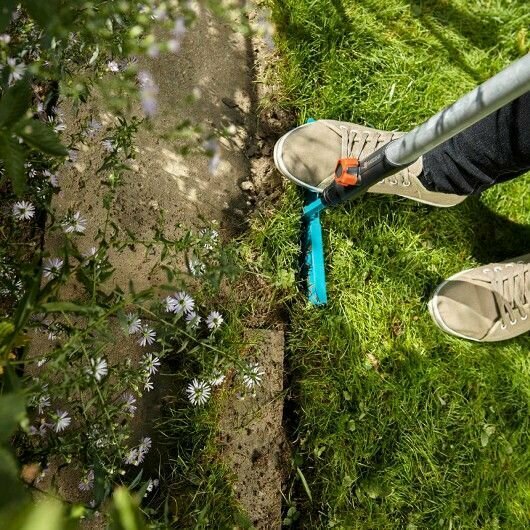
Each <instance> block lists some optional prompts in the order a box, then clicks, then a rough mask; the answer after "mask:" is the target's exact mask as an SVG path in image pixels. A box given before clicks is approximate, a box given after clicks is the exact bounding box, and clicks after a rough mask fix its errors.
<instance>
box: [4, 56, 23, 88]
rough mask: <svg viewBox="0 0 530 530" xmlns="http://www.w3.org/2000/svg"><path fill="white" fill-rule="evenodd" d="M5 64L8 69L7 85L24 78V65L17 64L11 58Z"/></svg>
mask: <svg viewBox="0 0 530 530" xmlns="http://www.w3.org/2000/svg"><path fill="white" fill-rule="evenodd" d="M7 64H8V65H9V68H10V72H9V79H8V83H9V84H10V85H12V84H13V83H15V81H19V80H20V79H22V78H23V77H24V74H25V72H26V65H25V64H24V63H17V60H16V59H13V58H12V57H9V58H8V59H7Z"/></svg>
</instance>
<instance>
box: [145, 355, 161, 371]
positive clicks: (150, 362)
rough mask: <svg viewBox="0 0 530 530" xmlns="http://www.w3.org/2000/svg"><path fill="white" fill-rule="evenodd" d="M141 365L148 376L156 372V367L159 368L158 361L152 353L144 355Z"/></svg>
mask: <svg viewBox="0 0 530 530" xmlns="http://www.w3.org/2000/svg"><path fill="white" fill-rule="evenodd" d="M142 365H143V367H144V368H145V371H146V372H147V373H148V374H149V375H153V374H156V372H158V367H159V366H160V359H159V358H158V357H156V356H155V355H153V354H152V353H146V354H145V355H144V359H143V361H142Z"/></svg>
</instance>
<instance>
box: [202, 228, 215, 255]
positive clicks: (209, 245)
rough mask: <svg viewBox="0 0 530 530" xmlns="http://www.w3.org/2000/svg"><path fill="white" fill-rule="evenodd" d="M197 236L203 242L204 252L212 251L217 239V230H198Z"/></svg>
mask: <svg viewBox="0 0 530 530" xmlns="http://www.w3.org/2000/svg"><path fill="white" fill-rule="evenodd" d="M199 235H200V237H201V239H202V240H203V246H204V249H205V250H213V249H214V247H215V245H216V244H217V241H218V239H219V232H217V230H210V229H209V228H203V229H201V230H199Z"/></svg>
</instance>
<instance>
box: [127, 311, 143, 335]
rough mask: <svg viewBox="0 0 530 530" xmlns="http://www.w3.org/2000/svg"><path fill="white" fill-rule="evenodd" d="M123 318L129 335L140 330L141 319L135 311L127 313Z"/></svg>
mask: <svg viewBox="0 0 530 530" xmlns="http://www.w3.org/2000/svg"><path fill="white" fill-rule="evenodd" d="M125 319H126V323H127V332H128V333H129V335H134V334H135V333H138V332H139V331H141V330H142V321H141V320H140V319H139V318H138V315H137V314H136V313H127V314H126V315H125Z"/></svg>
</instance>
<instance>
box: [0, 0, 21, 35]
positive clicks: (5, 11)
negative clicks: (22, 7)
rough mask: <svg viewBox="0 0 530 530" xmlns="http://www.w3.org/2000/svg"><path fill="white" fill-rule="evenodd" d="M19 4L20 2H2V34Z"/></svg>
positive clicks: (0, 7)
mask: <svg viewBox="0 0 530 530" xmlns="http://www.w3.org/2000/svg"><path fill="white" fill-rule="evenodd" d="M17 4H18V0H2V5H1V6H0V32H1V31H4V30H5V29H6V28H7V26H8V24H9V22H10V21H11V15H12V13H13V11H14V10H15V9H16V7H17Z"/></svg>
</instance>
